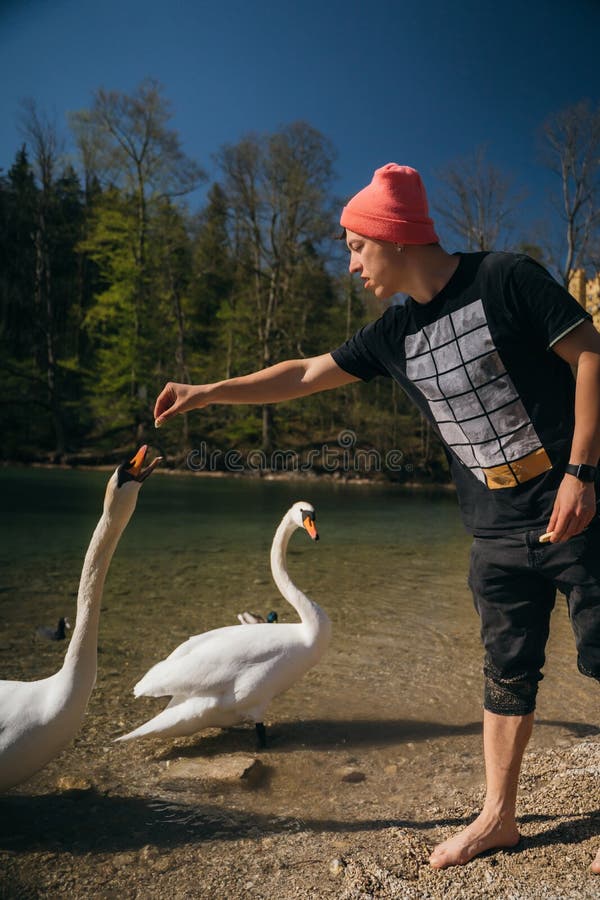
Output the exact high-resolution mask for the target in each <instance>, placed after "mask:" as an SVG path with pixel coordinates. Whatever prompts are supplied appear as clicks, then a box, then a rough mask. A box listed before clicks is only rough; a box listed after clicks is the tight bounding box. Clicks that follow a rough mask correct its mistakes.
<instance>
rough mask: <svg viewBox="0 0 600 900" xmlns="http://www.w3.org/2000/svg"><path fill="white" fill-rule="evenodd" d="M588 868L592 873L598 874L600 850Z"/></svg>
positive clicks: (599, 873) (599, 869) (599, 870)
mask: <svg viewBox="0 0 600 900" xmlns="http://www.w3.org/2000/svg"><path fill="white" fill-rule="evenodd" d="M590 869H591V870H592V872H593V873H594V875H600V850H598V852H597V853H596V859H595V860H594V862H593V863H592V864H591V866H590Z"/></svg>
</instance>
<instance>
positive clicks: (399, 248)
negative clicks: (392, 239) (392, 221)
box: [396, 244, 404, 253]
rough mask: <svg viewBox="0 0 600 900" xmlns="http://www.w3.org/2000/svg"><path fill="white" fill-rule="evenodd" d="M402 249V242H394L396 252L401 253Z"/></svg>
mask: <svg viewBox="0 0 600 900" xmlns="http://www.w3.org/2000/svg"><path fill="white" fill-rule="evenodd" d="M403 251H404V247H403V246H402V244H396V253H402V252H403Z"/></svg>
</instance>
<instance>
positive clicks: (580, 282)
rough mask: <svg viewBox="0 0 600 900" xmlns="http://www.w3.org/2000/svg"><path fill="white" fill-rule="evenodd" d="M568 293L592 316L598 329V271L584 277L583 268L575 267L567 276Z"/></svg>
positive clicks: (599, 319)
mask: <svg viewBox="0 0 600 900" xmlns="http://www.w3.org/2000/svg"><path fill="white" fill-rule="evenodd" d="M569 293H570V294H572V295H573V297H575V299H576V300H577V301H578V302H579V303H581V305H582V306H583V308H584V309H587V311H588V312H589V313H590V315H591V316H593V319H594V325H595V326H596V328H597V329H598V330H599V331H600V272H597V273H596V275H595V276H594V277H593V278H586V277H585V271H584V270H583V269H575V271H574V272H573V274H572V275H571V277H570V278H569Z"/></svg>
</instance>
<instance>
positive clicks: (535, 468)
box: [155, 163, 600, 874]
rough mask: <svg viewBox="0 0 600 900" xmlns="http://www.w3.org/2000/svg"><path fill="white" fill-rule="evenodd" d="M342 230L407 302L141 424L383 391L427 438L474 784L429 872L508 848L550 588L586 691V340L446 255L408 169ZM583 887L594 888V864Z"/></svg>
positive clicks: (536, 300) (567, 312)
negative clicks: (468, 610)
mask: <svg viewBox="0 0 600 900" xmlns="http://www.w3.org/2000/svg"><path fill="white" fill-rule="evenodd" d="M341 224H342V226H343V227H344V229H345V233H346V242H347V245H348V248H349V250H350V272H352V273H355V274H357V275H360V277H361V279H362V280H363V282H364V286H365V288H366V289H367V290H369V291H371V292H372V293H373V294H375V296H376V297H378V298H380V299H381V300H387V299H389V298H390V297H392V296H393V295H394V294H396V293H398V292H402V293H405V294H408V295H409V299H408V300H407V302H406V303H405V304H403V305H396V306H391V307H389V308H388V309H387V310H386V311H385V312H384V314H383V315H382V316H381V318H379V319H377V320H376V321H375V322H371V323H370V324H369V325H367V326H366V327H364V328H362V329H361V330H360V331H359V332H357V333H356V334H355V335H354V336H353V337H352V338H350V340H348V341H347V342H346V343H345V344H343V345H342V346H341V347H338V348H337V350H335V351H333V353H326V354H324V355H322V356H317V357H314V358H312V359H298V360H288V361H286V362H282V363H279V364H278V365H275V366H272V367H270V368H268V369H263V370H262V371H259V372H255V373H253V374H251V375H246V376H243V377H241V378H232V379H229V380H227V381H222V382H218V383H216V384H208V385H196V386H190V385H182V384H173V383H170V384H167V385H166V387H165V388H164V390H163V391H162V393H161V394H160V396H159V397H158V399H157V401H156V406H155V417H156V425H157V427H158V426H160V425H162V424H163V423H164V422H165V421H167V420H168V419H170V418H171V417H172V416H174V415H176V414H177V413H182V412H186V411H188V410H191V409H198V408H201V407H203V406H206V405H208V404H209V403H274V402H277V401H281V400H290V399H292V398H295V397H302V396H306V395H308V394H313V393H315V392H317V391H322V390H329V389H331V388H335V387H339V386H340V385H342V384H348V383H349V382H352V381H357V380H369V379H370V378H373V377H374V376H376V375H384V376H388V377H392V378H395V379H396V380H397V381H398V382H399V384H400V385H401V386H402V387H403V388H404V390H405V391H406V392H407V394H408V395H409V396H410V397H411V399H412V400H413V401H414V402H415V403H416V405H417V406H418V407H419V409H420V410H421V412H422V413H423V414H424V415H425V416H426V417H427V418H428V419H429V421H430V422H431V423H432V425H433V427H434V428H435V430H436V431H437V433H438V434H439V435H440V437H441V439H442V441H443V443H444V446H445V448H446V453H447V456H448V459H449V463H450V467H451V471H452V475H453V478H454V481H455V483H456V487H457V492H458V499H459V504H460V507H461V513H462V516H463V520H464V523H465V525H466V527H467V529H468V530H469V531H470V532H471V533H472V534H473V535H474V543H473V549H472V553H471V568H470V576H469V584H470V586H471V589H472V591H473V596H474V600H475V606H476V608H477V611H478V613H479V615H480V618H481V633H482V639H483V643H484V647H485V664H484V756H485V766H486V783H487V794H486V800H485V803H484V807H483V809H482V811H481V813H480V814H479V816H478V817H477V819H476V820H475V821H474V822H473V823H471V824H470V825H469V826H468V827H467V828H465V829H464V830H463V831H461V832H460V833H459V834H457V835H456V836H454V837H452V838H451V839H450V840H448V841H445V842H444V843H442V844H441V845H440V846H438V847H436V849H435V850H434V851H433V853H432V855H431V859H430V862H431V865H432V866H434V867H436V868H445V867H447V866H451V865H460V864H464V863H466V862H468V860H470V859H472V858H473V857H474V856H476V855H478V854H479V853H482V852H483V851H484V850H487V849H490V848H493V847H512V846H514V845H515V844H517V843H518V841H519V837H520V836H519V832H518V829H517V824H516V821H515V806H516V795H517V784H518V777H519V770H520V765H521V760H522V757H523V753H524V750H525V747H526V745H527V742H528V740H529V737H530V734H531V730H532V725H533V714H534V709H535V699H536V693H537V685H538V682H539V681H540V679H541V678H542V675H541V671H540V670H541V668H542V666H543V664H544V648H545V644H546V640H547V637H548V627H549V619H550V613H551V611H552V607H553V605H554V599H555V593H556V589H557V587H560V589H561V590H562V591H563V592H564V593H565V594H566V596H567V600H568V604H569V613H570V617H571V621H572V625H573V630H574V633H575V640H576V645H577V651H578V666H579V669H580V671H581V672H582V673H583V674H585V675H588V676H590V677H592V678H595V679H596V680H600V517H596V494H595V482H596V481H597V480H598V479H597V469H596V464H597V462H598V459H599V457H600V335H599V334H598V333H597V332H596V330H595V329H594V327H593V325H592V324H591V322H590V316H589V315H588V314H587V313H586V312H585V311H584V310H583V309H582V307H581V306H580V305H579V304H578V303H577V302H576V301H575V300H574V299H573V298H572V297H571V296H570V295H569V294H568V293H567V291H565V290H564V289H563V288H562V287H560V286H559V285H558V284H557V282H556V281H554V279H552V278H551V277H550V275H549V274H548V273H547V272H546V271H545V270H544V269H543V268H542V267H541V266H539V265H538V264H537V263H535V262H534V261H533V260H531V259H529V258H528V257H526V256H523V255H518V254H510V253H469V254H454V255H450V254H448V253H446V252H445V250H443V249H442V247H441V246H440V244H439V242H438V238H437V235H436V233H435V230H434V226H433V222H432V220H431V219H430V218H429V211H428V206H427V198H426V195H425V190H424V187H423V184H422V182H421V178H420V176H419V174H418V172H416V171H415V170H414V169H411V168H408V167H405V166H398V165H396V164H394V163H390V164H388V165H386V166H383V167H382V168H380V169H378V170H377V171H376V172H375V174H374V176H373V179H372V181H371V183H370V184H369V185H367V187H365V188H364V189H363V190H362V191H360V192H359V193H358V194H356V195H355V196H354V197H353V198H352V199H351V200H350V201H349V203H348V205H347V206H346V207H345V208H344V210H343V212H342V217H341ZM571 366H573V367H576V368H577V377H576V383H575V381H574V379H573V375H572V370H571ZM548 535H549V536H548ZM542 536H543V537H544V542H540V538H541V537H542ZM592 871H593V872H595V873H597V874H600V851H599V852H598V855H597V856H596V859H595V861H594V862H593V863H592Z"/></svg>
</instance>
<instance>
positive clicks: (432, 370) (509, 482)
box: [405, 300, 550, 487]
mask: <svg viewBox="0 0 600 900" xmlns="http://www.w3.org/2000/svg"><path fill="white" fill-rule="evenodd" d="M405 351H406V374H407V377H408V378H409V379H410V380H411V381H412V382H413V383H414V385H415V386H416V387H417V388H419V390H420V391H421V392H422V393H423V394H424V395H425V397H426V398H427V400H428V402H429V406H430V409H431V412H432V414H433V417H434V419H435V421H436V422H437V424H438V427H439V430H440V433H441V435H442V437H443V438H444V440H445V442H446V443H447V444H448V446H449V447H450V448H451V449H452V451H453V452H454V453H455V454H456V455H457V456H458V458H459V459H460V460H461V461H462V462H463V463H464V465H466V466H467V467H468V468H469V469H470V470H471V472H472V473H473V474H474V475H475V476H476V477H477V478H478V479H479V480H480V481H483V482H484V483H485V484H488V486H489V487H509V486H514V485H515V484H518V483H519V482H521V481H525V480H527V479H528V478H532V477H534V475H536V474H539V472H541V471H544V470H546V469H548V468H550V461H549V459H548V457H547V455H546V453H545V451H544V450H543V447H542V444H541V441H540V439H539V437H538V435H537V434H536V432H535V429H534V427H533V425H532V423H531V420H530V418H529V415H528V414H527V410H526V409H525V407H524V405H523V403H522V401H521V399H520V397H519V396H518V394H517V391H516V390H515V386H514V384H513V382H512V380H511V378H510V376H509V375H508V373H507V372H506V369H505V367H504V364H503V362H502V360H501V358H500V355H499V354H498V351H497V349H496V346H495V344H494V342H493V339H492V335H491V333H490V329H489V326H488V323H487V319H486V315H485V310H484V307H483V303H482V301H481V300H476V301H475V302H474V303H470V304H469V305H468V306H464V307H463V308H462V309H459V310H456V312H453V313H450V314H449V315H447V316H444V317H443V318H441V319H438V320H437V321H436V322H432V324H431V325H426V326H425V327H424V328H423V329H422V330H421V331H418V332H417V333H416V334H411V335H408V336H407V337H406V339H405ZM527 458H530V460H529V461H528V459H527ZM531 460H534V462H533V463H532V462H531ZM494 467H501V470H502V471H501V474H499V475H498V479H500V480H502V481H503V482H504V483H494V479H495V477H496V476H495V475H494V474H493V473H490V472H489V471H487V472H486V470H491V469H493V468H494ZM486 475H487V477H486Z"/></svg>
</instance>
